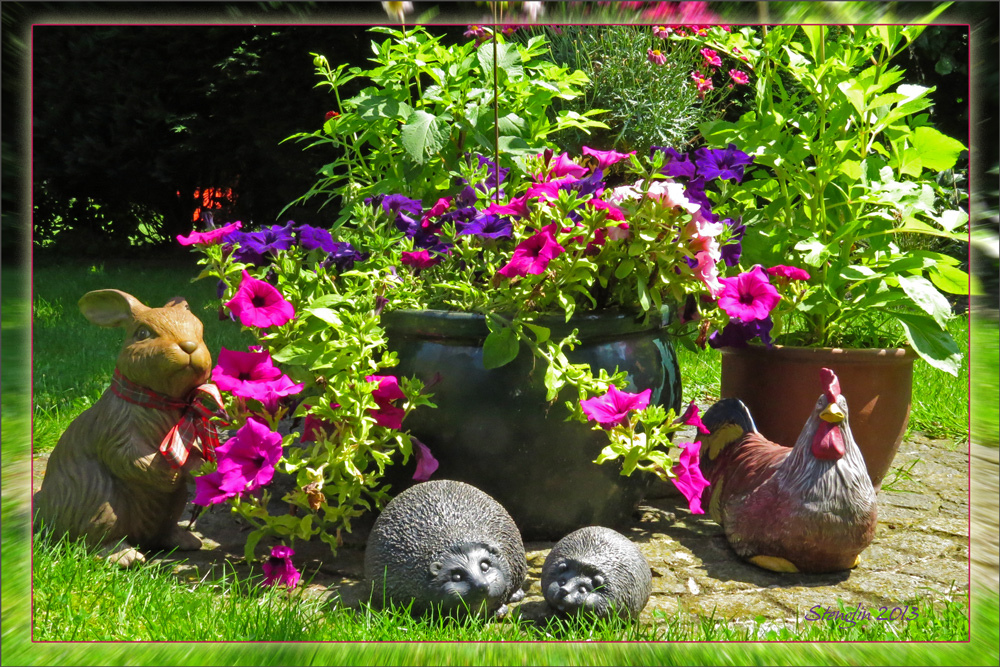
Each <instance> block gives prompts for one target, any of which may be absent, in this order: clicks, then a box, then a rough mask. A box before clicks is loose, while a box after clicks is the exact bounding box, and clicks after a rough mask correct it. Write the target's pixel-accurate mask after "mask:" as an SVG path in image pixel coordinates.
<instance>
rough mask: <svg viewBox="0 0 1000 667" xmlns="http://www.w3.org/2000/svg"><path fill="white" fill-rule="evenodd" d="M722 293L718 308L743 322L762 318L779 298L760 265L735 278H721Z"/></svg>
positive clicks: (776, 303)
mask: <svg viewBox="0 0 1000 667" xmlns="http://www.w3.org/2000/svg"><path fill="white" fill-rule="evenodd" d="M719 282H721V283H722V294H721V295H720V296H719V308H721V309H722V310H724V311H726V314H727V315H729V317H735V318H738V319H740V320H742V321H744V322H751V321H753V320H763V319H765V318H766V317H768V315H769V314H770V313H771V311H772V310H774V307H775V306H776V305H778V301H780V300H781V295H780V294H778V290H776V289H774V285H772V284H771V282H770V281H769V280H768V279H767V275H766V274H765V273H764V270H763V269H762V268H761V267H760V266H755V267H754V268H752V269H750V270H749V271H747V272H745V273H741V274H740V275H738V276H736V277H735V278H721V279H720V280H719Z"/></svg>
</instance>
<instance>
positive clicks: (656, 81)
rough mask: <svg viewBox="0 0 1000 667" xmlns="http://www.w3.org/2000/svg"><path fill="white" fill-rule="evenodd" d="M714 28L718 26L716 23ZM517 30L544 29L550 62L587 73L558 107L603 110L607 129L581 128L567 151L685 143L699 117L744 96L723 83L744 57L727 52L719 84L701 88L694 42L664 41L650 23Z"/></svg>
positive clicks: (569, 140) (693, 133)
mask: <svg viewBox="0 0 1000 667" xmlns="http://www.w3.org/2000/svg"><path fill="white" fill-rule="evenodd" d="M711 30H712V32H713V33H714V32H716V31H720V32H721V28H717V27H716V28H712V29H711ZM515 34H543V35H545V37H546V39H547V40H548V41H549V43H550V44H551V56H550V57H551V58H552V59H553V60H554V61H555V62H560V63H569V64H570V65H571V66H573V67H576V68H578V69H579V70H581V71H583V72H584V73H585V74H586V75H587V78H588V79H589V82H588V83H587V84H586V87H585V88H584V90H583V94H581V95H580V96H579V97H576V98H574V99H571V100H566V101H563V100H559V101H558V108H560V109H569V110H574V111H580V112H582V111H585V110H587V109H592V108H603V109H606V111H605V113H604V114H602V115H601V120H602V121H603V122H604V123H606V124H607V126H608V127H607V129H603V130H601V129H598V130H595V131H594V133H593V137H591V136H589V135H584V134H582V133H579V132H578V133H575V135H573V136H572V138H570V137H567V140H566V141H564V142H563V144H564V146H563V147H564V148H568V149H571V150H572V149H577V150H578V149H579V147H581V146H583V145H584V144H587V145H590V146H600V147H603V148H614V149H615V150H618V151H621V152H627V151H631V150H638V151H639V152H640V153H645V152H647V151H648V150H649V147H650V146H654V145H655V146H671V147H674V148H677V149H682V147H684V146H686V145H688V144H689V143H691V142H692V141H694V140H695V138H696V135H697V131H698V126H699V125H700V124H701V123H703V122H706V121H709V120H714V119H717V118H719V117H720V116H721V115H722V114H723V113H724V112H725V110H726V107H727V106H728V105H730V104H732V100H733V98H734V94H737V95H736V96H738V97H743V96H744V95H742V94H741V90H740V87H739V86H737V87H736V88H735V89H733V90H730V89H729V88H727V85H728V84H731V83H732V81H731V80H730V78H729V76H728V75H726V74H725V72H726V71H728V70H729V69H731V68H737V69H741V66H742V65H743V63H742V61H740V60H738V59H736V58H727V61H731V62H727V63H725V64H724V66H723V67H722V68H721V72H720V73H719V74H718V75H716V77H715V79H716V82H717V83H718V84H719V85H718V87H716V88H714V89H713V90H711V91H709V92H708V93H707V94H702V93H700V92H699V91H698V89H697V87H696V86H695V84H694V82H693V81H692V74H693V73H694V72H695V71H696V70H700V71H703V72H704V73H705V74H708V71H709V70H708V68H706V67H705V65H704V63H703V58H702V56H701V55H700V54H699V53H698V50H699V45H698V44H697V43H696V42H693V41H687V40H681V39H678V38H677V37H673V38H667V39H661V38H660V37H657V36H656V35H655V34H654V33H653V32H652V26H635V25H588V26H540V27H537V28H532V29H531V30H529V31H526V32H524V33H515ZM648 49H655V50H658V51H660V52H662V53H663V54H664V55H665V56H666V58H667V62H666V63H665V64H663V65H656V64H654V63H651V62H650V61H649V59H648V57H647V50H648Z"/></svg>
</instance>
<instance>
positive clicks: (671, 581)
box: [33, 431, 998, 632]
mask: <svg viewBox="0 0 1000 667" xmlns="http://www.w3.org/2000/svg"><path fill="white" fill-rule="evenodd" d="M686 435H693V434H686V433H685V432H684V431H682V432H681V433H680V434H679V435H678V437H681V438H682V439H683V438H684V437H685V436H686ZM969 452H970V449H969V447H968V444H967V443H966V442H959V443H955V442H952V441H947V440H935V439H931V438H927V437H924V436H922V435H920V434H916V435H914V436H913V437H910V438H908V439H907V440H905V441H904V443H903V445H902V446H901V447H900V450H899V453H898V455H897V456H896V459H895V461H894V464H893V466H894V469H896V470H900V469H901V470H905V471H906V472H907V475H904V476H903V477H901V478H900V477H898V476H897V479H896V480H895V481H894V482H893V481H892V480H893V477H894V472H893V471H890V473H889V475H888V476H887V478H886V481H885V483H884V484H883V488H882V490H881V491H880V492H879V494H878V514H879V516H878V527H877V530H876V534H875V539H874V541H873V543H872V544H871V546H870V547H868V549H867V550H865V551H864V552H863V553H862V554H861V563H860V565H859V566H858V567H857V568H855V569H854V570H851V571H848V572H839V573H832V574H820V575H816V574H779V573H774V572H769V571H767V570H763V569H760V568H758V567H756V566H754V565H751V564H748V563H745V562H743V561H741V560H740V559H738V558H737V557H736V556H735V554H734V553H733V552H732V550H731V549H730V547H729V545H728V543H727V542H726V538H725V535H724V534H723V531H722V529H721V528H720V527H719V526H718V525H716V524H715V523H714V522H713V521H712V520H711V519H709V518H708V517H707V515H692V514H691V513H690V512H689V511H688V510H687V508H686V503H684V501H683V498H681V497H680V496H679V494H677V493H676V492H673V490H672V487H668V486H667V485H663V486H661V487H659V488H658V491H659V493H653V494H652V496H653V497H652V498H650V499H648V500H647V501H645V502H643V503H642V504H641V505H640V506H639V507H638V509H637V510H636V511H635V513H634V514H633V517H632V519H631V521H630V523H629V524H628V525H626V526H622V527H620V528H619V530H620V531H621V532H622V533H623V534H624V535H626V536H627V537H628V538H629V539H631V540H632V541H633V542H634V543H635V544H636V545H637V546H638V547H639V549H640V551H641V552H642V553H643V555H644V556H645V557H646V560H647V561H648V562H649V565H650V568H651V569H652V573H653V593H652V597H651V598H650V601H649V604H648V605H647V606H646V608H645V610H644V611H643V613H642V620H643V621H648V622H656V621H657V619H658V617H659V616H660V614H659V612H663V613H665V614H666V615H667V617H668V618H670V617H673V616H674V615H675V613H676V612H677V611H678V610H681V611H686V612H688V613H691V614H695V615H697V616H700V617H703V618H704V617H714V618H715V619H718V620H719V621H720V622H724V621H729V622H736V623H747V624H755V627H758V628H759V630H758V631H759V632H765V631H766V630H768V629H772V628H773V627H774V626H780V625H786V624H787V625H791V626H794V625H795V624H796V623H799V624H801V623H803V622H807V621H808V620H810V619H812V618H814V617H815V616H816V614H817V613H822V612H823V611H826V610H828V609H833V610H836V609H837V608H838V603H842V604H843V606H844V607H845V608H846V609H847V610H848V611H853V610H856V609H858V608H859V606H860V608H861V610H863V611H869V612H870V613H871V614H872V616H873V617H874V616H875V615H876V614H878V613H879V610H880V609H881V608H883V607H884V608H886V610H885V612H883V613H885V614H887V615H888V614H890V613H891V610H892V609H893V608H895V607H903V606H905V605H906V603H907V601H910V600H912V599H914V598H916V597H920V598H922V599H923V600H924V601H930V600H935V601H936V600H944V599H955V598H959V597H964V596H966V595H967V594H968V592H969V583H970V572H972V573H973V576H974V577H975V579H976V580H977V581H981V582H984V583H986V582H989V581H991V580H992V582H993V583H992V585H990V584H988V583H987V585H988V586H990V587H991V588H993V589H996V587H997V576H998V575H997V552H998V547H997V512H996V498H997V478H998V473H997V470H998V468H997V449H995V448H987V447H981V446H979V445H973V446H972V448H971V453H972V457H971V459H972V463H973V466H972V476H971V477H972V480H973V481H972V484H973V492H974V494H975V496H974V497H976V498H978V499H992V501H991V502H987V503H985V505H990V506H983V505H984V503H979V504H977V505H976V506H975V508H974V510H973V512H972V513H971V515H970V511H969V496H970V493H969V485H970V469H969V461H970V456H969ZM44 463H45V460H44V457H40V458H39V459H38V460H36V465H35V470H34V475H35V478H34V480H33V482H34V486H35V488H37V487H38V485H39V484H40V482H41V477H42V473H43V470H44ZM657 496H658V497H657ZM275 502H277V501H275ZM273 511H275V512H280V511H281V510H280V503H278V504H277V505H276V507H275V508H274V509H273ZM970 516H971V520H970ZM185 522H187V517H186V516H185ZM371 523H372V519H371V518H370V517H367V518H365V517H363V518H362V519H361V520H359V522H358V523H357V524H356V526H355V528H354V530H353V532H351V533H345V534H343V535H342V540H343V544H342V546H341V547H340V549H339V550H338V553H337V555H336V556H331V553H330V550H329V548H328V547H327V545H326V544H324V543H323V542H321V541H320V540H318V539H315V540H314V541H312V542H309V543H303V542H301V541H296V542H295V545H294V548H295V552H296V553H295V559H294V560H295V563H296V565H297V566H298V567H299V569H300V570H301V571H302V573H303V581H304V582H307V583H306V584H305V585H304V586H302V589H301V594H305V595H312V596H321V597H323V598H325V599H328V600H329V601H330V603H331V604H336V605H348V606H352V607H354V606H357V605H359V604H360V602H361V601H362V598H363V597H364V593H365V591H364V585H363V581H362V576H363V575H362V571H363V562H364V545H365V540H366V537H367V534H368V530H369V528H370V526H371ZM970 524H974V526H973V531H972V537H973V541H972V543H973V545H974V547H973V551H974V554H975V555H974V557H973V559H972V561H971V563H970V558H969V545H970ZM193 530H194V532H195V533H196V534H197V535H199V536H200V537H201V538H202V540H203V541H204V546H203V548H202V549H201V550H200V551H198V552H186V553H174V554H161V555H158V556H156V558H157V559H158V560H161V561H164V562H166V563H169V564H171V565H172V566H173V568H174V571H175V573H176V574H177V576H178V577H179V578H180V579H182V580H184V581H188V582H194V581H197V580H200V579H202V578H203V577H204V576H206V575H208V576H209V577H214V576H219V575H221V574H222V573H223V568H224V567H225V568H226V571H227V572H230V573H231V572H232V571H233V569H234V565H233V564H235V570H236V572H238V573H240V574H241V575H242V576H245V575H247V574H250V573H251V566H248V565H246V564H245V563H244V562H243V560H242V555H243V545H244V544H245V541H246V536H247V534H248V533H249V532H250V528H249V527H248V526H247V525H246V524H244V523H243V522H242V521H241V520H240V519H238V518H237V517H235V516H233V515H231V514H230V513H229V511H228V510H227V507H225V506H217V507H214V508H212V510H210V511H208V512H206V513H205V514H203V515H202V516H201V517H200V518H198V520H197V521H196V523H195V525H194V528H193ZM268 545H269V543H268V542H267V541H266V540H264V541H262V543H261V545H260V546H259V547H258V553H259V554H263V553H266V552H267V551H266V548H267V547H268ZM553 546H554V543H553V542H528V543H526V544H525V548H526V550H527V558H528V565H529V572H528V578H527V580H526V582H525V584H524V589H525V592H526V595H525V598H524V600H523V601H521V602H519V603H516V604H512V605H511V608H512V609H515V610H517V611H516V612H515V613H520V614H521V615H522V616H523V617H525V618H528V619H542V618H544V617H545V616H546V615H548V614H549V613H550V610H549V609H548V607H547V605H546V603H545V601H544V599H543V597H542V593H541V587H540V583H539V582H540V579H541V570H542V563H543V562H544V561H545V556H546V555H547V554H548V552H549V550H550V549H551V548H552V547H553ZM227 561H229V563H227ZM970 565H971V567H970ZM252 567H253V570H252V574H256V575H258V576H259V575H260V568H259V564H257V565H254V566H252ZM810 612H812V613H810Z"/></svg>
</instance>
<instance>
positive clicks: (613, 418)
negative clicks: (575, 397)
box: [580, 385, 653, 429]
mask: <svg viewBox="0 0 1000 667" xmlns="http://www.w3.org/2000/svg"><path fill="white" fill-rule="evenodd" d="M652 393H653V390H652V389H647V390H645V391H642V392H639V393H638V394H630V393H628V392H625V391H620V390H619V389H618V387H616V386H615V385H611V386H609V387H608V393H606V394H605V395H604V396H595V397H593V398H588V399H585V400H582V401H580V407H582V408H583V414H585V415H587V419H589V420H591V421H596V422H597V423H598V424H600V425H601V426H603V427H604V428H606V429H610V428H611V427H612V426H616V425H617V426H625V425H626V424H628V413H629V412H630V411H632V410H642V409H644V408H645V407H646V406H648V405H649V398H650V396H651V395H652Z"/></svg>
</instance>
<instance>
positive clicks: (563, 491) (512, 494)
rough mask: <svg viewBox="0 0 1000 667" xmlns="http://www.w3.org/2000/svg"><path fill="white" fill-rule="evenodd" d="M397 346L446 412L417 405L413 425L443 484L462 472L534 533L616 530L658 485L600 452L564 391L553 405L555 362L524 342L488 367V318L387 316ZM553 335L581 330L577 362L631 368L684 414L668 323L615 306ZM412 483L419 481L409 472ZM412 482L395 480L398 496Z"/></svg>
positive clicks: (402, 362)
mask: <svg viewBox="0 0 1000 667" xmlns="http://www.w3.org/2000/svg"><path fill="white" fill-rule="evenodd" d="M382 323H383V325H384V326H385V328H386V332H387V334H388V341H389V348H390V349H391V350H393V351H394V352H396V353H397V354H398V355H399V365H398V366H396V367H395V368H394V369H393V372H395V373H398V374H400V375H415V376H416V377H418V378H420V379H421V380H423V381H424V382H425V383H428V384H432V386H431V387H430V389H429V391H431V392H433V394H434V396H433V398H432V399H431V400H432V401H434V403H435V404H436V405H437V406H438V407H437V408H428V409H423V408H422V409H419V410H416V411H414V412H413V413H412V414H411V415H410V416H409V417H407V419H406V421H405V422H404V424H403V426H404V428H407V429H409V430H410V432H411V433H413V435H414V436H416V437H417V438H419V439H420V440H421V441H422V442H424V443H426V444H427V445H428V446H429V447H430V449H431V452H432V453H433V454H434V456H435V457H436V458H437V460H438V461H439V463H440V467H439V468H438V470H437V471H436V472H435V473H434V476H433V479H457V480H459V481H463V482H466V483H469V484H472V485H473V486H476V487H478V488H479V489H482V490H483V491H485V492H486V493H488V494H490V495H491V496H493V497H494V498H495V499H496V500H497V501H498V502H499V503H500V504H501V505H503V506H504V508H505V509H506V510H507V511H508V512H509V513H510V515H511V516H512V517H513V518H514V521H515V522H516V523H517V526H518V528H519V529H520V530H521V532H522V534H523V535H524V537H525V539H550V540H557V539H559V538H561V537H563V536H564V535H566V534H567V533H569V532H572V531H574V530H576V529H577V528H581V527H583V526H588V525H603V526H609V527H616V526H619V525H621V524H622V523H623V522H624V521H625V520H627V519H628V517H629V516H630V515H631V513H632V511H633V510H634V509H635V507H636V505H637V504H638V503H639V501H640V500H641V499H642V498H643V496H644V495H645V493H646V492H647V491H648V489H649V487H650V485H651V483H652V481H653V480H654V479H655V477H653V476H652V475H648V474H645V473H639V472H636V473H633V474H632V475H631V476H629V477H623V476H622V475H621V474H620V473H621V465H620V462H618V463H617V464H616V463H606V464H603V465H598V464H596V463H594V462H593V461H594V459H595V458H597V455H598V454H599V453H600V452H601V450H602V449H603V448H604V447H605V446H606V445H607V442H608V441H607V437H606V436H605V435H604V434H603V433H599V432H596V431H594V430H593V428H592V426H593V424H582V423H579V422H568V421H566V416H567V412H566V408H565V405H564V404H565V402H566V401H568V400H573V399H575V397H576V391H575V390H570V389H564V390H563V392H562V393H561V394H560V395H559V398H558V399H557V400H556V402H555V403H554V404H552V405H549V404H548V403H547V402H546V400H545V387H544V384H543V376H544V366H543V365H542V364H541V363H539V362H536V361H535V359H534V357H533V356H532V354H531V352H530V351H529V350H528V349H527V348H524V347H522V349H521V352H520V354H519V355H518V357H517V358H516V359H515V360H514V361H513V362H511V363H509V364H507V365H505V366H502V367H500V368H496V369H492V370H486V369H485V368H484V367H483V347H482V345H483V340H484V339H485V338H486V335H487V334H488V333H489V329H488V328H487V326H486V321H485V319H484V318H483V317H482V316H480V315H475V314H470V313H456V312H447V311H435V310H420V311H418V310H408V311H394V312H390V313H385V314H384V315H383V316H382ZM545 324H546V326H550V327H551V329H552V338H554V339H558V338H559V337H561V336H564V335H565V334H566V333H568V332H569V331H570V330H572V329H573V328H578V329H579V338H580V345H578V346H577V347H576V349H574V350H573V351H572V352H567V356H568V357H569V360H570V361H571V362H573V363H588V364H590V365H591V368H593V369H594V370H595V371H596V370H597V369H599V368H603V369H606V370H608V371H611V372H613V371H614V369H615V368H616V367H618V368H620V369H621V370H624V371H627V372H628V374H629V380H630V381H631V386H629V387H628V388H627V391H629V392H638V391H643V390H645V389H652V396H651V403H655V404H659V405H663V406H665V407H668V408H674V409H677V408H678V407H679V406H680V398H681V387H680V372H679V369H678V366H677V358H676V356H675V355H674V350H673V345H672V342H671V338H670V336H669V335H668V333H667V331H666V330H665V329H663V328H662V326H661V323H659V322H651V323H650V324H648V325H642V324H638V323H636V322H635V321H634V320H633V319H632V318H631V317H630V316H626V315H622V314H616V313H610V312H608V313H597V314H592V313H588V314H585V315H582V316H576V317H574V318H573V319H572V320H571V321H570V323H569V325H567V324H566V323H565V322H559V321H555V320H553V321H552V322H546V323H545ZM398 482H400V483H402V484H403V485H405V484H407V483H412V482H411V481H410V480H408V479H399V480H398ZM400 489H401V487H400V486H397V485H396V484H394V485H393V493H396V492H398V491H399V490H400Z"/></svg>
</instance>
